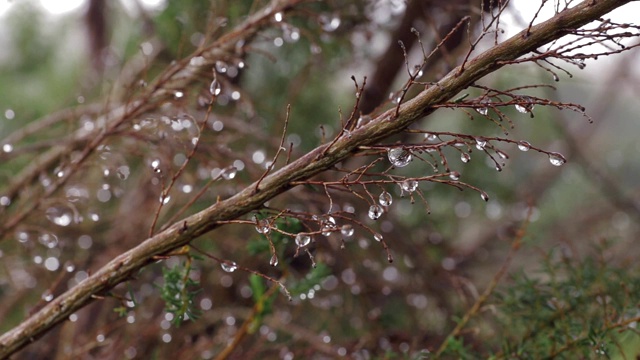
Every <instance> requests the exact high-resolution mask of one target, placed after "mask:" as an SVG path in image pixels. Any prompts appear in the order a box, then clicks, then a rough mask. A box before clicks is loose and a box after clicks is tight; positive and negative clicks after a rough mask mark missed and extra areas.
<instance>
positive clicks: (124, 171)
mask: <svg viewBox="0 0 640 360" xmlns="http://www.w3.org/2000/svg"><path fill="white" fill-rule="evenodd" d="M116 174H117V175H118V178H120V180H127V178H128V177H129V174H131V170H130V169H129V167H128V166H126V165H122V166H119V167H118V168H117V169H116Z"/></svg>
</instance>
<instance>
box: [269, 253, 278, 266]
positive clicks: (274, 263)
mask: <svg viewBox="0 0 640 360" xmlns="http://www.w3.org/2000/svg"><path fill="white" fill-rule="evenodd" d="M269 265H271V266H278V255H276V254H273V255H272V256H271V260H269Z"/></svg>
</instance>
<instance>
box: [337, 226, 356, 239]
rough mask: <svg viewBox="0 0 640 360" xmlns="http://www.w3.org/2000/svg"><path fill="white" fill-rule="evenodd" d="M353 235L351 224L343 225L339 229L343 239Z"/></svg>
mask: <svg viewBox="0 0 640 360" xmlns="http://www.w3.org/2000/svg"><path fill="white" fill-rule="evenodd" d="M354 233H355V230H354V229H353V226H352V225H351V224H344V225H342V228H341V229H340V234H342V236H343V237H345V238H350V237H352V236H353V234H354Z"/></svg>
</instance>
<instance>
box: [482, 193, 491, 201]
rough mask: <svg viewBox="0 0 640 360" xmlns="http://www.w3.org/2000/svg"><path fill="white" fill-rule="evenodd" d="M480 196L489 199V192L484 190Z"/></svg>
mask: <svg viewBox="0 0 640 360" xmlns="http://www.w3.org/2000/svg"><path fill="white" fill-rule="evenodd" d="M480 198H481V199H482V200H484V201H489V195H487V193H486V192H484V191H482V192H481V193H480Z"/></svg>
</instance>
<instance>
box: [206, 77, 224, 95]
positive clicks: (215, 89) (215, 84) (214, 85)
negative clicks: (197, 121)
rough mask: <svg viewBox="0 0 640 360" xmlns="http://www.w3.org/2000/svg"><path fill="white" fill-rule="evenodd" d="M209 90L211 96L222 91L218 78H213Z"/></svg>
mask: <svg viewBox="0 0 640 360" xmlns="http://www.w3.org/2000/svg"><path fill="white" fill-rule="evenodd" d="M209 92H210V93H211V95H213V96H218V95H220V93H221V92H222V86H221V85H220V82H219V81H218V79H213V81H212V82H211V85H209Z"/></svg>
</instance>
